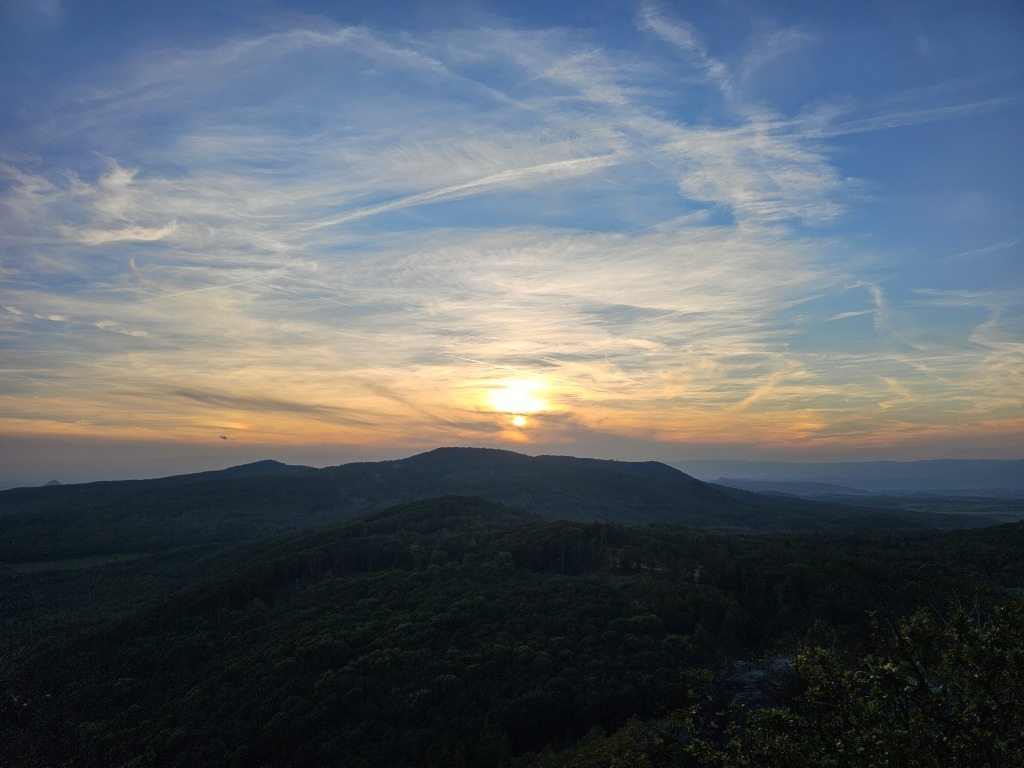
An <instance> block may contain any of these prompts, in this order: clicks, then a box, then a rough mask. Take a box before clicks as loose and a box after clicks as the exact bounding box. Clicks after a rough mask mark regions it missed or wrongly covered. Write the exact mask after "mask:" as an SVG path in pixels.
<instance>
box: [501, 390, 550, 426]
mask: <svg viewBox="0 0 1024 768" xmlns="http://www.w3.org/2000/svg"><path fill="white" fill-rule="evenodd" d="M543 389H544V384H543V383H542V382H540V381H535V380H533V381H524V380H518V379H517V380H513V381H505V382H502V385H501V387H500V388H498V389H495V390H494V391H492V392H490V393H489V394H488V395H487V397H486V402H487V404H488V405H489V406H490V407H491V408H493V409H494V410H496V411H498V412H499V413H513V414H517V415H520V416H521V415H522V414H526V413H537V412H538V411H544V410H547V408H548V404H547V402H546V401H545V400H544V399H543V398H542V397H540V394H539V393H540V391H542V390H543ZM512 423H513V424H515V425H516V426H517V427H521V426H523V424H525V423H526V419H522V424H520V423H519V419H513V421H512Z"/></svg>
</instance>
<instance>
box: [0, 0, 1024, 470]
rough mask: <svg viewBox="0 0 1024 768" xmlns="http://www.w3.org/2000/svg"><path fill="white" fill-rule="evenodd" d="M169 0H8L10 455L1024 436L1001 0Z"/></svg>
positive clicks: (949, 453) (1017, 450) (2, 272)
mask: <svg viewBox="0 0 1024 768" xmlns="http://www.w3.org/2000/svg"><path fill="white" fill-rule="evenodd" d="M150 5H151V4H140V3H110V2H108V3H104V2H77V3H76V2H59V1H58V0H50V1H49V2H28V1H27V0H8V1H7V2H5V3H3V4H2V5H0V9H2V10H0V13H2V19H0V100H2V101H0V351H2V357H0V449H2V450H3V452H4V453H6V454H8V456H9V460H8V462H7V469H6V470H5V471H6V472H7V475H8V476H7V477H0V483H7V484H10V483H14V482H30V481H32V482H34V481H36V480H45V479H49V477H48V476H49V475H54V474H55V473H56V474H62V473H63V474H62V479H64V478H65V477H66V478H68V479H85V478H87V477H99V476H104V477H107V476H133V475H145V474H150V475H151V474H161V473H164V474H167V473H169V472H171V471H179V470H188V469H198V468H203V467H207V466H213V465H220V466H226V465H228V464H232V463H241V462H242V461H248V460H252V459H255V458H264V457H276V458H280V459H282V460H286V461H289V460H290V461H304V462H306V463H312V464H317V465H323V464H332V463H340V462H342V461H348V460H353V459H357V458H380V457H384V456H399V455H406V454H408V453H411V452H414V451H416V450H420V449H425V448H430V447H433V446H436V445H491V446H504V447H509V448H512V449H515V450H522V451H525V452H528V453H541V452H558V453H573V454H577V455H592V456H608V457H616V458H655V459H662V460H674V459H696V458H723V457H731V458H773V459H776V458H788V459H792V460H798V461H802V460H828V459H847V458H858V459H860V458H880V459H920V458H938V457H957V458H972V457H986V458H990V457H997V458H998V457H1003V458H1019V457H1020V456H1021V445H1022V443H1024V441H1022V435H1024V410H1022V395H1021V393H1022V392H1024V268H1022V264H1024V258H1022V256H1024V246H1022V244H1021V238H1022V231H1021V230H1022V226H1024V225H1022V221H1024V216H1022V215H1021V212H1022V211H1024V199H1022V198H1024V190H1022V184H1021V179H1022V178H1024V149H1022V142H1021V140H1020V125H1021V122H1022V117H1024V9H1022V7H1021V6H1020V5H1019V4H1017V3H1012V2H1005V3H999V2H983V3H976V4H972V5H971V6H970V7H967V6H966V5H963V4H953V3H937V2H904V3H899V2H885V3H872V2H865V3H857V4H848V3H748V2H732V1H731V0H723V1H722V2H704V3H679V2H663V3H649V2H629V3H627V2H587V3H578V4H574V3H559V4H555V3H514V4H513V3H474V2H459V3H444V2H433V3H411V2H410V3H391V4H380V3H369V2H367V3H345V4H340V8H339V7H338V4H333V3H271V2H260V3H248V2H247V3H242V2H238V3H232V2H227V3H216V4H208V3H189V2H183V3H174V4H169V3H168V4H159V7H150ZM152 5H154V6H155V5H157V4H152ZM211 6H212V7H211ZM165 470H166V471H165Z"/></svg>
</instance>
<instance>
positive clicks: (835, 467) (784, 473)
mask: <svg viewBox="0 0 1024 768" xmlns="http://www.w3.org/2000/svg"><path fill="white" fill-rule="evenodd" d="M671 464H672V466H674V467H676V468H677V469H680V470H682V471H683V472H686V473H687V474H690V475H692V476H694V477H697V478H700V479H702V480H707V481H716V482H721V483H723V484H728V485H734V486H737V487H744V488H751V489H754V490H778V491H780V492H784V493H795V494H797V495H819V492H822V493H830V492H834V493H838V494H850V493H855V492H857V491H902V492H915V491H926V492H931V493H943V494H945V495H958V496H1017V497H1021V496H1024V459H1020V460H988V459H980V460H960V459H941V460H935V461H845V462H822V463H814V464H811V463H794V462H780V461H732V460H720V461H719V460H709V461H675V462H671ZM726 478H728V479H726ZM741 482H742V486H741V485H740V484H741ZM752 483H758V484H759V485H756V486H755V485H753V484H752ZM767 483H789V484H808V483H814V484H826V485H832V486H845V488H843V489H833V490H832V491H828V490H824V491H823V490H822V489H821V488H820V487H815V486H804V487H802V488H801V487H799V486H796V485H791V486H790V487H789V488H786V489H783V488H782V487H778V486H775V487H770V486H768V485H765V484H767Z"/></svg>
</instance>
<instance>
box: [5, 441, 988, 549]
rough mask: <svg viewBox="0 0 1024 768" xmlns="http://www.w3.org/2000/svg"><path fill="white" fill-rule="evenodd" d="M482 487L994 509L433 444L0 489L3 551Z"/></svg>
mask: <svg viewBox="0 0 1024 768" xmlns="http://www.w3.org/2000/svg"><path fill="white" fill-rule="evenodd" d="M452 495H459V496H476V497H480V498H484V499H487V500H489V501H493V502H498V503H501V504H505V505H507V506H509V507H512V508H514V509H518V510H522V511H524V512H527V513H530V514H534V515H538V516H540V517H543V518H548V519H567V520H598V521H606V522H615V523H625V524H643V523H671V524H677V525H685V526H691V527H710V528H718V529H730V530H738V531H752V532H754V531H782V530H851V529H864V528H873V529H874V528H915V527H924V528H954V527H965V526H978V525H988V524H993V523H994V522H997V520H995V519H994V518H989V517H986V516H984V515H957V514H943V515H933V514H926V513H921V512H918V511H914V510H908V509H901V508H886V509H879V508H868V507H861V506H850V505H848V504H839V503H834V502H831V501H823V500H810V499H801V498H795V497H781V496H778V495H766V494H759V493H752V492H749V491H744V490H739V489H733V488H727V487H724V486H720V485H713V484H709V483H705V482H702V481H700V480H696V479H694V478H693V477H690V476H689V475H687V474H685V473H683V472H681V471H679V470H678V469H674V468H672V467H670V466H668V465H666V464H661V463H658V462H624V461H605V460H597V459H581V458H574V457H568V456H537V457H530V456H524V455H522V454H518V453H513V452H511V451H501V450H493V449H480V448H439V449H436V450H433V451H430V452H428V453H423V454H419V455H416V456H412V457H409V458H407V459H401V460H397V461H381V462H361V463H353V464H344V465H341V466H337V467H328V468H325V469H311V468H309V467H299V466H289V465H286V464H281V463H280V462H276V461H262V462H257V463H254V464H247V465H244V466H239V467H233V468H230V469H225V470H221V471H215V472H203V473H198V474H191V475H178V476H172V477H165V478H159V479H155V480H132V481H118V482H98V483H85V484H78V485H59V486H50V487H43V488H19V489H12V490H8V491H4V492H0V562H5V561H6V562H16V561H27V560H43V559H47V558H66V557H71V556H85V555H90V556H91V555H95V554H118V553H138V552H153V551H161V550H165V549H169V548H174V547H180V546H192V545H223V544H229V543H232V542H238V541H246V540H253V539H258V538H263V537H266V536H270V535H273V534H276V533H282V532H288V531H295V530H301V529H305V528H309V527H312V526H315V525H319V524H323V523H328V522H336V521H340V520H345V519H350V518H353V517H359V516H363V515H366V514H369V513H372V512H376V511H379V510H382V509H386V508H388V507H392V506H395V505H397V504H402V503H408V502H413V501H419V500H424V499H430V498H439V497H443V496H452Z"/></svg>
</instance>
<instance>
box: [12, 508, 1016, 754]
mask: <svg viewBox="0 0 1024 768" xmlns="http://www.w3.org/2000/svg"><path fill="white" fill-rule="evenodd" d="M1022 546H1024V525H1014V526H1004V527H1002V528H999V529H991V530H985V529H982V530H976V531H969V532H955V533H941V532H919V533H905V532H904V533H900V532H886V533H867V532H860V533H841V534H840V533H805V534H799V535H795V534H768V535H756V536H755V535H738V534H733V533H724V532H710V531H702V530H692V529H682V528H679V527H675V526H667V525H658V526H644V527H635V526H623V525H618V524H611V523H601V522H589V523H586V522H579V521H565V520H545V519H539V518H537V517H535V516H531V515H528V514H525V513H522V512H518V511H516V510H513V509H509V508H507V507H504V506H502V505H499V504H496V503H494V502H491V501H486V500H484V499H480V498H465V497H449V498H441V499H433V500H424V501H418V502H415V503H412V504H407V505H403V506H400V507H395V508H391V509H387V510H383V511H381V512H378V513H376V514H373V515H369V516H366V517H364V518H360V519H357V520H350V521H347V522H343V523H337V524H333V525H329V526H325V527H321V528H317V529H312V530H305V531H301V532H298V533H293V534H288V535H283V536H278V537H274V538H270V539H267V540H264V541H260V542H254V543H250V544H247V545H244V546H241V547H238V548H236V549H234V550H232V551H228V552H220V553H212V554H211V553H196V552H191V551H188V552H182V553H180V555H179V561H178V566H177V572H178V574H179V576H178V578H179V579H181V580H182V581H183V582H184V583H183V584H182V585H181V586H180V587H178V588H176V589H171V590H167V589H166V588H164V591H162V592H159V593H155V594H154V595H153V597H152V598H151V599H150V600H148V601H143V602H140V601H139V600H138V595H139V593H138V591H137V590H136V588H135V586H134V581H133V580H129V579H128V578H127V577H128V575H129V574H136V578H143V577H145V574H146V573H147V570H146V564H147V562H149V559H148V558H142V559H140V560H135V561H130V562H123V563H122V562H117V563H111V564H109V565H105V566H98V567H95V568H90V569H87V570H86V571H85V572H84V573H83V574H76V573H75V572H71V571H65V572H62V573H63V574H64V575H63V577H62V578H63V579H64V583H63V587H62V585H61V582H60V579H59V578H58V576H59V574H55V573H51V574H44V573H35V572H31V571H24V572H20V573H19V574H17V579H16V581H14V582H13V584H12V583H11V582H8V583H7V585H6V587H5V588H8V589H9V590H11V591H12V592H21V593H24V592H25V591H30V592H32V593H33V598H32V599H31V600H23V599H18V600H9V601H7V602H6V604H7V605H9V606H10V607H11V608H12V609H13V610H17V611H19V613H18V614H16V615H14V614H12V615H10V619H11V620H12V624H11V625H10V627H9V628H8V630H9V636H8V641H7V644H6V647H5V653H4V654H3V659H4V661H3V664H2V666H0V744H3V747H2V748H3V749H4V750H5V752H4V762H5V765H11V766H12V767H20V766H35V765H61V764H66V765H76V766H97V767H98V766H108V765H129V764H143V765H151V766H172V765H180V766H185V765H187V766H213V765H234V766H239V767H240V768H244V767H245V766H254V767H255V766H265V765H345V766H364V767H365V768H370V767H371V766H372V767H376V766H381V767H383V766H392V765H420V766H438V767H440V766H445V768H447V767H448V766H466V767H469V766H480V767H481V768H483V767H484V766H488V767H491V766H507V767H508V768H512V766H513V765H518V766H522V767H524V768H525V766H528V765H529V764H530V762H531V761H532V758H531V754H533V755H536V754H539V753H541V752H543V751H544V750H545V749H546V748H553V749H562V748H565V747H571V746H572V745H574V744H575V743H576V742H577V740H578V739H580V738H582V737H584V735H585V734H587V733H589V732H592V731H594V729H600V730H601V731H605V730H607V731H615V730H616V729H618V728H620V727H621V726H622V725H623V724H624V723H626V722H627V720H628V719H629V718H631V717H639V718H645V719H649V718H658V717H661V716H663V715H664V714H666V713H668V712H670V711H672V710H673V709H677V708H679V707H684V706H687V705H689V704H691V703H693V702H694V701H695V697H696V695H697V694H696V692H697V691H699V690H700V689H701V686H702V684H703V680H704V679H705V677H706V674H707V673H706V671H705V670H708V669H709V668H711V667H713V666H716V665H719V664H722V663H724V662H725V661H726V659H728V658H749V657H752V656H758V655H761V654H764V653H766V652H769V651H773V650H774V651H776V652H778V651H779V650H786V649H788V648H790V647H791V645H792V643H793V641H794V640H795V639H797V638H800V637H803V636H806V635H807V633H809V632H821V631H822V630H821V628H820V627H821V626H823V625H825V626H830V627H833V628H834V629H833V630H830V631H831V632H833V634H836V633H842V635H843V636H844V637H845V638H846V640H845V642H848V643H853V644H856V643H857V642H859V640H860V638H863V637H865V636H866V633H867V632H868V630H869V611H871V610H876V611H883V612H894V613H903V612H906V611H908V610H910V609H912V608H914V607H915V606H917V605H920V604H922V603H924V604H929V605H930V604H946V603H948V602H949V601H950V600H959V601H961V602H962V603H963V604H968V605H976V606H977V605H983V604H984V603H985V602H987V601H989V600H991V599H993V598H994V597H997V596H999V595H1001V594H1004V593H1005V592H1006V591H1007V590H1008V589H1012V588H1017V587H1019V586H1021V584H1022V583H1024V582H1022V578H1024V574H1022V572H1021V569H1020V565H1019V558H1018V557H1017V553H1018V552H1019V551H1020V548H1021V547H1022ZM170 557H171V554H165V555H160V556H158V557H157V559H156V560H154V561H153V567H154V568H155V569H158V570H159V573H154V574H153V575H152V576H151V578H154V579H155V580H156V581H155V582H154V583H158V584H160V583H166V577H161V576H159V574H160V573H163V574H172V573H174V572H175V566H174V565H173V563H172V562H171V561H169V559H168V558H170ZM100 572H102V573H105V574H106V577H105V578H104V579H103V580H100V579H98V576H97V575H96V574H98V573H100ZM116 574H123V576H124V579H123V581H122V582H121V583H119V582H118V581H117V580H116V579H114V578H113V576H114V575H116ZM44 577H45V578H44ZM160 579H164V581H160ZM85 583H90V584H91V585H92V586H91V587H90V590H92V592H90V594H102V592H103V591H104V590H105V593H106V594H108V595H115V594H116V593H117V592H118V590H120V591H121V593H122V594H123V595H129V594H130V595H132V596H133V597H132V598H131V600H124V599H122V600H117V599H114V597H109V598H107V599H106V600H105V601H103V600H98V601H96V602H95V603H94V605H95V606H96V609H95V610H94V611H93V615H92V616H90V617H89V619H88V623H86V624H82V625H80V626H78V627H75V626H73V625H69V626H65V627H63V629H62V631H60V632H50V633H49V634H45V635H41V636H35V637H31V636H26V635H25V634H19V629H20V628H21V627H23V626H25V624H24V623H23V622H22V621H21V620H22V619H23V618H24V617H25V616H36V617H37V618H38V617H39V612H40V611H41V610H46V609H45V606H46V605H47V603H48V601H49V600H50V597H51V596H52V595H55V594H58V593H60V592H62V591H63V590H67V589H68V588H73V585H75V584H80V585H81V584H85ZM14 585H16V586H14ZM0 597H2V593H0ZM103 606H109V611H110V612H109V613H103V612H102V607H103ZM54 610H59V605H55V606H54ZM815 627H817V628H815ZM514 761H519V762H517V763H514ZM624 764H629V763H624Z"/></svg>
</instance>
